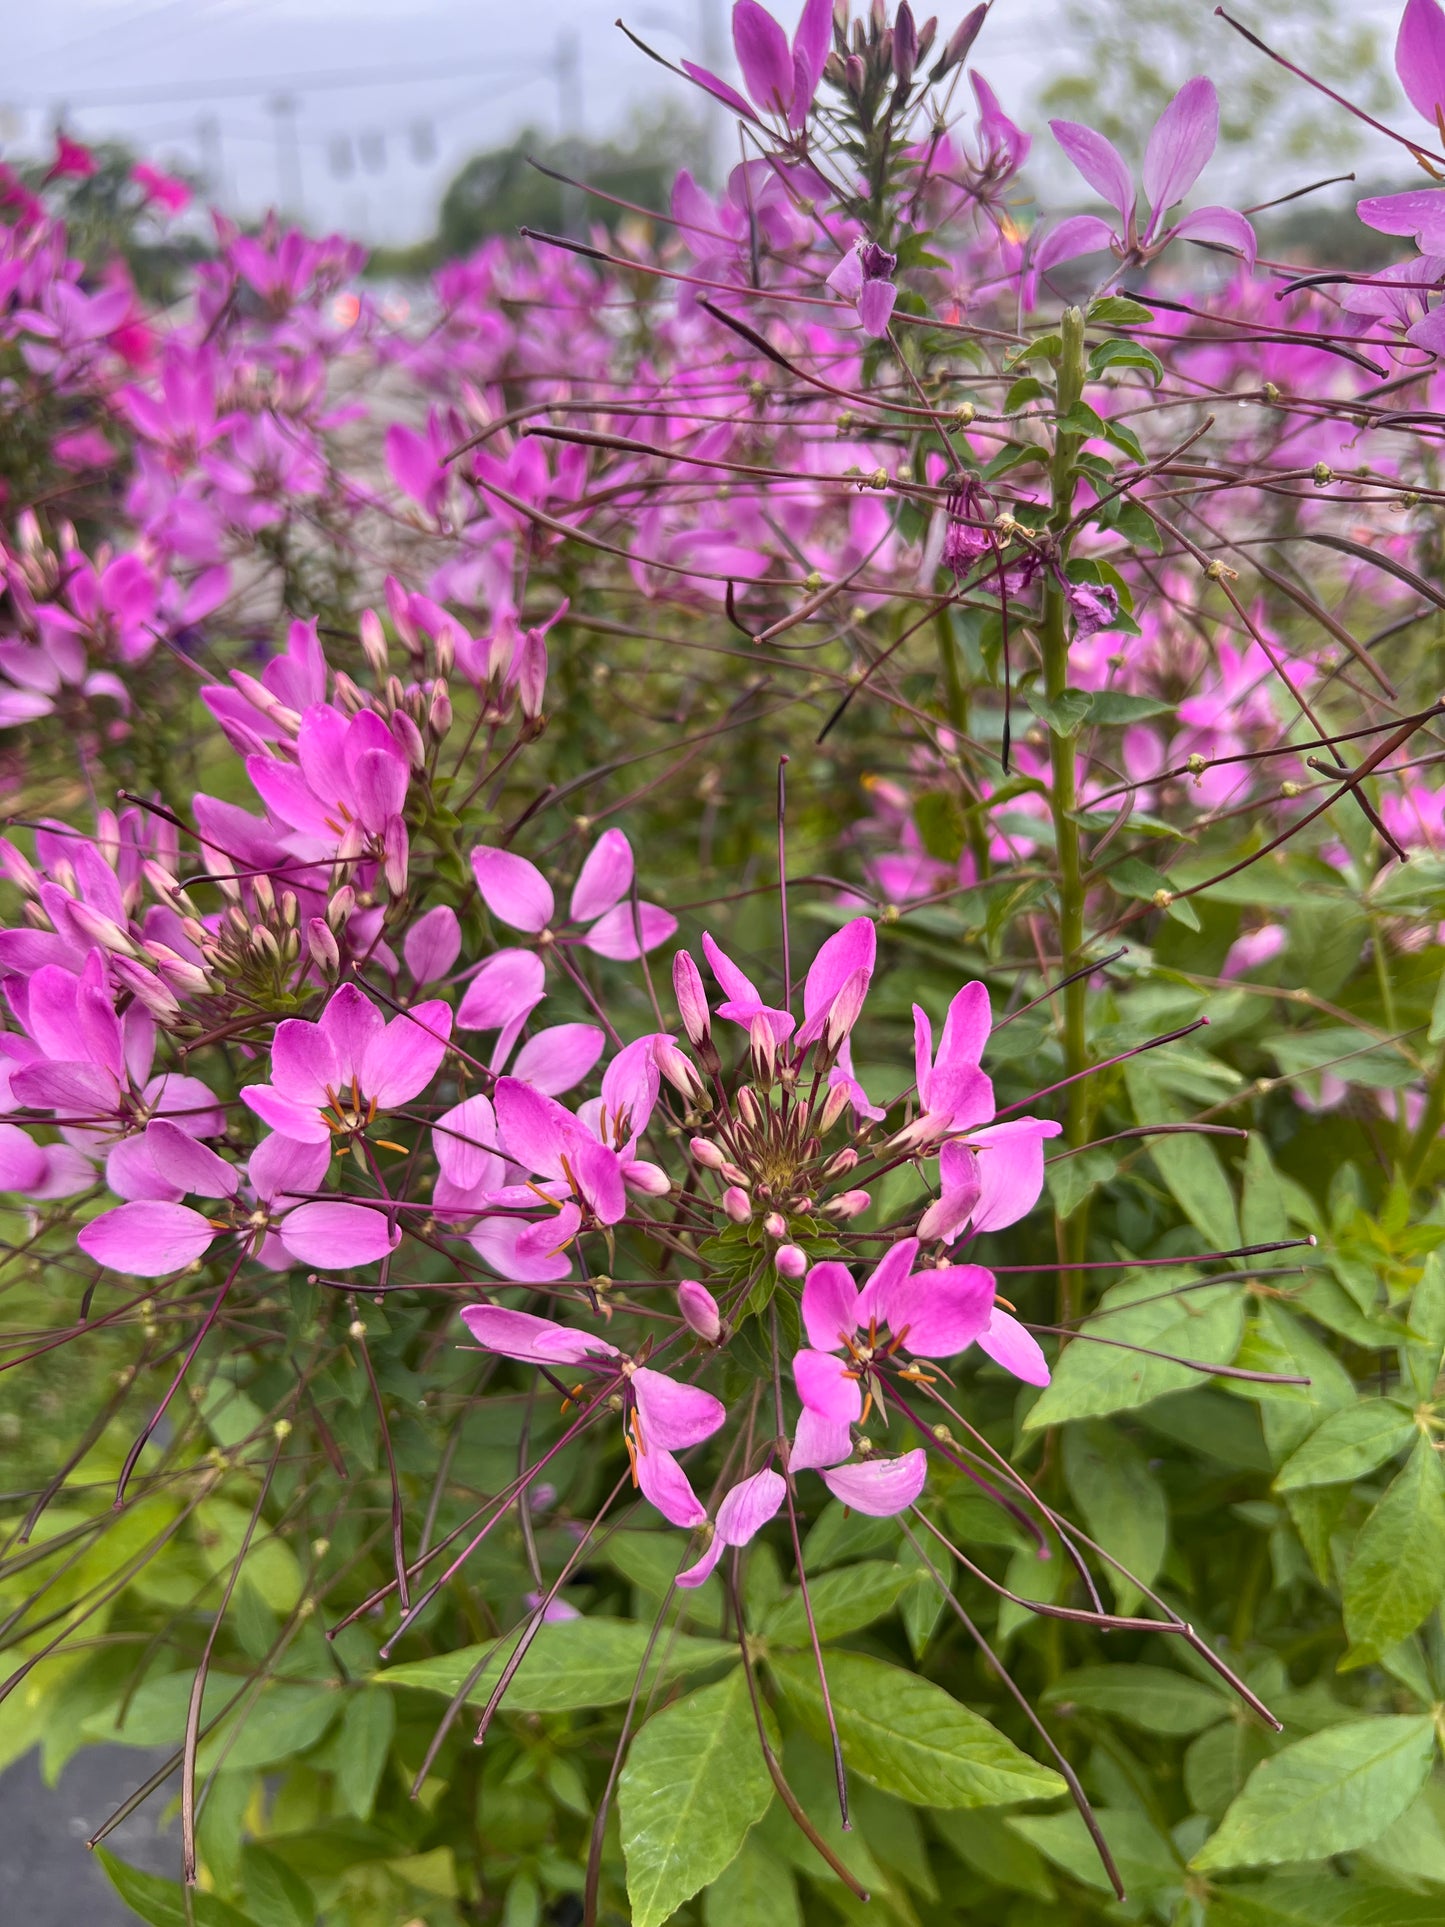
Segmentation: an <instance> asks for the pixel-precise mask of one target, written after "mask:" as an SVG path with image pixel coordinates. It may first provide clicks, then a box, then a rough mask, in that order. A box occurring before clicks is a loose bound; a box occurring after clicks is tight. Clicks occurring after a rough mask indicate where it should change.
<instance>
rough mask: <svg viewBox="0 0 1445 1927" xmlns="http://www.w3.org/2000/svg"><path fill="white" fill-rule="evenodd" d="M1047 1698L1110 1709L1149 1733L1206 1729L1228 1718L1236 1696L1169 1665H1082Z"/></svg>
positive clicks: (1056, 1684) (1058, 1703) (1064, 1704)
mask: <svg viewBox="0 0 1445 1927" xmlns="http://www.w3.org/2000/svg"><path fill="white" fill-rule="evenodd" d="M1044 1700H1045V1702H1046V1704H1048V1705H1050V1706H1058V1707H1062V1708H1064V1709H1067V1708H1069V1707H1075V1708H1080V1709H1082V1710H1083V1711H1084V1712H1089V1713H1108V1714H1110V1715H1111V1716H1112V1717H1113V1718H1114V1719H1118V1720H1124V1721H1125V1722H1126V1723H1127V1724H1128V1725H1130V1726H1137V1727H1139V1728H1141V1729H1142V1731H1144V1732H1145V1733H1168V1734H1172V1735H1182V1734H1186V1733H1202V1732H1203V1731H1204V1729H1205V1728H1206V1727H1209V1726H1216V1725H1218V1723H1219V1722H1220V1721H1221V1720H1227V1719H1228V1718H1229V1717H1230V1714H1231V1713H1232V1711H1233V1702H1232V1701H1231V1700H1228V1699H1226V1698H1225V1697H1224V1695H1223V1694H1222V1693H1216V1692H1215V1690H1214V1688H1213V1687H1212V1686H1205V1685H1204V1684H1203V1683H1202V1681H1200V1680H1197V1679H1191V1678H1190V1677H1189V1675H1188V1674H1187V1673H1172V1672H1170V1671H1169V1669H1168V1667H1166V1666H1146V1665H1143V1664H1134V1665H1129V1666H1081V1667H1080V1668H1079V1669H1078V1671H1077V1672H1073V1673H1065V1674H1064V1676H1063V1678H1062V1679H1058V1680H1055V1681H1054V1683H1053V1685H1052V1686H1050V1687H1049V1688H1048V1690H1047V1691H1046V1692H1045V1694H1044Z"/></svg>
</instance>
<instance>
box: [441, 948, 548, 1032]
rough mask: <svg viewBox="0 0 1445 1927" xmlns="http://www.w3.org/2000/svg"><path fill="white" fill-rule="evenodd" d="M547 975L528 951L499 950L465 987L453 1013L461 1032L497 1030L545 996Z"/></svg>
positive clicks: (540, 962) (537, 960) (531, 1007)
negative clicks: (459, 1002)
mask: <svg viewBox="0 0 1445 1927" xmlns="http://www.w3.org/2000/svg"><path fill="white" fill-rule="evenodd" d="M546 978H547V973H546V971H545V969H544V968H543V964H542V959H541V958H540V957H539V956H537V955H536V953H535V952H534V951H531V950H499V951H497V953H496V955H495V956H491V957H488V959H487V961H486V962H485V963H484V964H483V965H482V967H481V969H480V970H479V971H478V972H477V974H476V976H475V977H473V979H472V981H471V982H470V983H469V984H468V985H467V988H466V994H465V995H464V996H463V998H462V1001H461V1007H460V1008H459V1010H458V1011H457V1024H458V1026H459V1027H460V1028H461V1029H462V1030H501V1029H503V1028H504V1026H506V1025H507V1024H511V1023H514V1022H516V1021H517V1019H519V1018H522V1017H525V1016H526V1015H527V1013H528V1012H529V1011H530V1010H533V1009H535V1008H536V1006H537V1005H538V1004H539V1003H541V1001H542V999H543V998H544V997H545V996H546V994H547V991H546Z"/></svg>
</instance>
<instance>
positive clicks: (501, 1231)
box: [467, 1204, 582, 1285]
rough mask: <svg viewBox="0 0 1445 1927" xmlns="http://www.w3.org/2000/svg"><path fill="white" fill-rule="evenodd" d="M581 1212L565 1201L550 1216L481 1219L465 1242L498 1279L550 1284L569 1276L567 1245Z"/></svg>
mask: <svg viewBox="0 0 1445 1927" xmlns="http://www.w3.org/2000/svg"><path fill="white" fill-rule="evenodd" d="M581 1222H582V1213H581V1211H580V1210H579V1209H578V1207H577V1206H576V1205H575V1204H564V1205H563V1206H562V1208H561V1210H560V1211H558V1212H557V1213H556V1215H555V1216H553V1217H548V1218H542V1219H539V1220H536V1221H533V1220H530V1219H527V1218H514V1217H496V1218H482V1219H480V1220H479V1221H478V1222H477V1223H476V1224H475V1225H474V1226H473V1227H472V1229H471V1230H470V1231H469V1232H468V1233H467V1242H468V1243H469V1244H470V1245H471V1246H472V1249H473V1250H474V1251H476V1252H477V1253H478V1255H479V1256H480V1257H481V1258H483V1259H484V1260H485V1261H486V1263H487V1264H489V1265H490V1266H491V1268H492V1270H493V1271H495V1272H496V1274H497V1276H498V1277H499V1278H505V1279H508V1280H510V1281H511V1283H513V1284H518V1285H540V1284H552V1283H554V1282H555V1281H556V1280H557V1279H559V1278H569V1277H570V1276H571V1275H572V1261H571V1259H570V1258H569V1257H568V1256H567V1247H568V1245H569V1244H570V1243H571V1242H572V1240H573V1239H574V1238H575V1237H576V1235H577V1228H578V1226H579V1225H580V1224H581Z"/></svg>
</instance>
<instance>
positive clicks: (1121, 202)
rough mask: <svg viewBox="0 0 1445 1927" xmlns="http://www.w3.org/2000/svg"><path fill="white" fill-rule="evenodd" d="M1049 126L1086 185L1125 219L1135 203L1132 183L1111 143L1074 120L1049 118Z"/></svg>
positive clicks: (1116, 150) (1119, 155)
mask: <svg viewBox="0 0 1445 1927" xmlns="http://www.w3.org/2000/svg"><path fill="white" fill-rule="evenodd" d="M1049 128H1050V131H1051V132H1052V134H1053V137H1054V139H1055V140H1056V141H1057V142H1058V143H1059V146H1060V147H1062V148H1063V150H1064V153H1065V154H1066V155H1067V156H1068V158H1069V160H1070V161H1072V162H1073V164H1074V166H1075V167H1076V168H1077V169H1078V171H1079V173H1081V174H1082V175H1083V177H1084V179H1085V180H1086V181H1087V182H1088V183H1089V186H1090V187H1092V188H1093V190H1094V192H1095V193H1096V194H1099V195H1102V196H1103V198H1104V199H1105V200H1106V201H1107V202H1108V203H1109V205H1110V207H1112V208H1116V209H1117V210H1118V213H1119V218H1120V220H1121V221H1125V222H1127V221H1128V219H1129V215H1130V213H1131V212H1132V210H1133V206H1134V182H1133V178H1132V176H1131V175H1130V173H1129V169H1128V168H1127V167H1126V166H1125V164H1124V157H1123V155H1122V154H1121V153H1120V152H1119V150H1118V148H1117V147H1115V145H1114V143H1113V142H1112V141H1109V140H1105V138H1104V136H1103V135H1102V134H1099V133H1096V132H1095V130H1094V129H1093V128H1092V127H1084V126H1082V125H1081V124H1080V123H1079V122H1078V121H1076V120H1051V121H1050V122H1049Z"/></svg>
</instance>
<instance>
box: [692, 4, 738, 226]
mask: <svg viewBox="0 0 1445 1927" xmlns="http://www.w3.org/2000/svg"><path fill="white" fill-rule="evenodd" d="M697 14H698V44H699V46H700V47H701V48H702V64H703V66H704V67H706V68H707V70H708V72H709V73H712V74H721V73H723V72H725V70H726V68H727V61H728V53H727V43H726V41H725V40H724V38H723V27H722V7H721V5H720V0H697ZM697 96H698V99H699V100H700V101H701V103H702V126H703V156H704V159H705V161H706V164H707V165H706V170H705V171H706V174H707V176H708V185H709V186H713V187H715V186H720V185H721V183H722V181H723V179H724V177H725V176H726V174H727V172H728V165H727V155H726V153H725V151H724V142H725V141H726V140H727V136H728V130H729V128H730V127H731V125H732V119H731V116H730V115H729V113H728V110H727V109H726V107H724V106H723V104H722V102H721V101H720V100H717V99H715V98H714V96H713V95H712V94H709V93H705V92H704V91H703V90H702V89H701V88H699V89H698V90H697Z"/></svg>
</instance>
